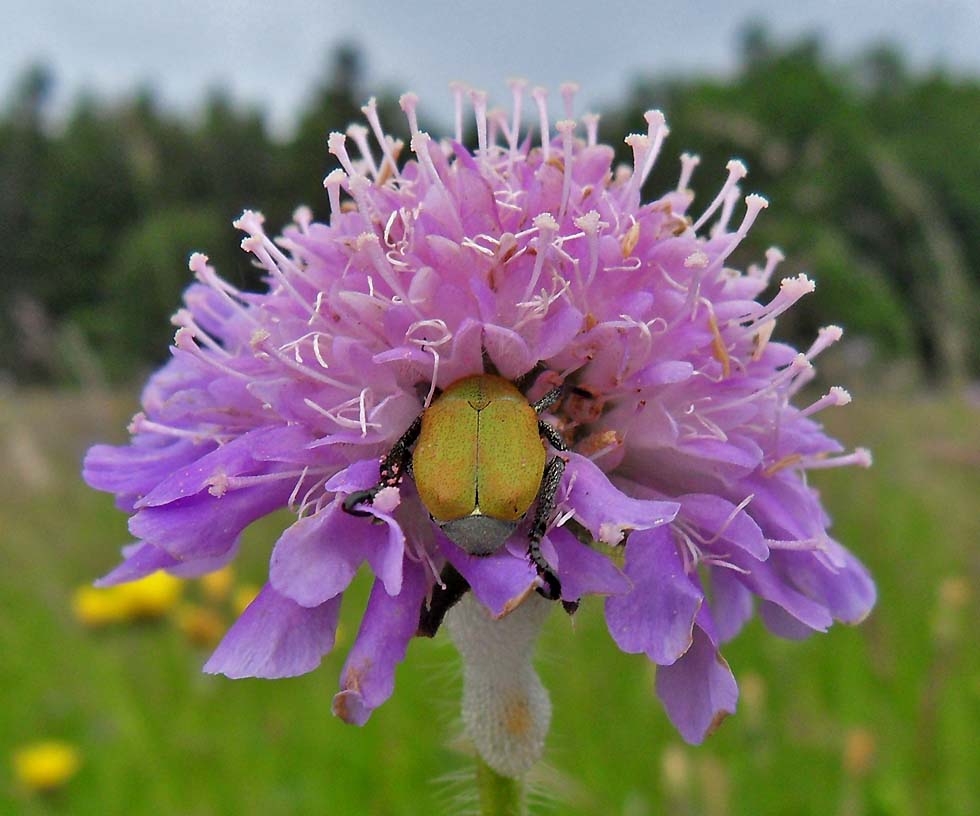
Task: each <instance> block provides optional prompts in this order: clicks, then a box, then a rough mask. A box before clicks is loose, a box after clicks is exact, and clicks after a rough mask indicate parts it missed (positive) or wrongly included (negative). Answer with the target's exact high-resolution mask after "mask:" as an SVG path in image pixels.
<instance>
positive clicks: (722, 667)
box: [656, 627, 738, 745]
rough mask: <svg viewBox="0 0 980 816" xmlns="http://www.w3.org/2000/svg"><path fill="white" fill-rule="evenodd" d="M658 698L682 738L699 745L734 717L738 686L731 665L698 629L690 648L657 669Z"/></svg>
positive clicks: (695, 631)
mask: <svg viewBox="0 0 980 816" xmlns="http://www.w3.org/2000/svg"><path fill="white" fill-rule="evenodd" d="M656 685H657V696H658V697H659V698H660V699H661V701H662V702H663V704H664V708H665V709H666V710H667V716H668V717H670V721H671V722H672V723H673V724H674V726H675V727H676V728H677V730H678V731H680V733H681V736H682V737H683V738H684V739H685V740H686V741H687V742H689V743H691V744H692V745H699V744H700V743H701V742H703V741H704V738H705V737H707V736H708V735H709V734H710V733H711V732H712V731H714V730H715V729H716V728H717V727H718V725H719V724H720V723H721V721H722V720H723V719H724V718H725V717H726V716H728V715H729V714H734V713H735V704H736V703H737V702H738V686H737V685H736V684H735V677H734V676H733V675H732V670H731V669H730V668H729V667H728V663H727V662H725V659H724V658H723V657H722V656H721V655H720V654H719V653H718V650H717V649H716V648H715V647H714V645H713V644H712V643H711V640H710V638H709V637H708V636H707V635H706V634H705V633H704V632H703V631H702V630H701V628H700V627H696V628H695V630H694V640H693V642H692V644H691V648H690V649H688V650H687V652H685V654H684V656H683V657H682V658H681V659H680V660H678V661H677V662H676V663H674V664H673V665H671V666H661V667H660V668H658V669H657V683H656Z"/></svg>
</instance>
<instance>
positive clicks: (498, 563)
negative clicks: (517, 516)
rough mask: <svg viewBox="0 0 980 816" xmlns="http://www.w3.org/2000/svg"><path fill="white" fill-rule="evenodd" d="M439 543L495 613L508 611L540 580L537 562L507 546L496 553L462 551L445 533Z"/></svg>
mask: <svg viewBox="0 0 980 816" xmlns="http://www.w3.org/2000/svg"><path fill="white" fill-rule="evenodd" d="M437 544H438V547H439V549H440V551H441V552H442V554H443V555H444V556H445V557H446V560H447V561H449V563H450V564H452V565H453V566H454V567H455V568H456V569H457V570H458V571H459V574H460V575H462V576H463V577H464V578H465V579H466V580H467V582H469V585H470V587H471V588H472V589H473V594H474V595H475V596H476V597H477V599H478V600H479V601H480V603H482V604H483V605H484V606H485V607H486V608H487V609H489V610H490V613H491V614H492V615H493V616H494V617H498V618H499V617H501V616H503V615H506V614H507V613H508V612H509V611H510V610H511V609H513V608H514V607H515V606H516V605H517V604H519V603H520V602H521V600H522V599H523V598H524V597H525V596H526V595H527V594H528V592H530V591H531V590H532V589H533V588H534V587H535V586H537V584H538V572H537V570H536V569H535V567H534V565H533V564H531V562H530V561H528V559H527V557H526V556H524V555H523V554H521V555H515V554H513V553H512V552H511V551H510V550H509V549H508V548H507V547H502V548H501V549H500V550H498V551H497V552H495V553H494V554H493V555H488V556H476V555H468V554H467V553H465V552H463V551H462V550H461V549H460V548H459V547H457V546H456V545H455V544H453V543H452V542H451V541H449V540H448V539H447V538H445V536H441V535H440V536H439V537H438V539H437Z"/></svg>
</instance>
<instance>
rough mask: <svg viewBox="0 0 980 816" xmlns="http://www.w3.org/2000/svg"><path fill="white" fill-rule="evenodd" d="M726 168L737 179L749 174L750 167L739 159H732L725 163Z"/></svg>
mask: <svg viewBox="0 0 980 816" xmlns="http://www.w3.org/2000/svg"><path fill="white" fill-rule="evenodd" d="M725 169H726V170H727V171H728V172H729V174H730V175H731V176H732V177H733V178H734V179H735V180H738V179H743V178H745V177H746V176H747V175H748V174H749V168H748V167H746V166H745V164H744V162H742V161H741V160H739V159H732V160H731V161H730V162H728V164H726V165H725Z"/></svg>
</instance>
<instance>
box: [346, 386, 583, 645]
mask: <svg viewBox="0 0 980 816" xmlns="http://www.w3.org/2000/svg"><path fill="white" fill-rule="evenodd" d="M561 393H562V389H561V388H556V389H554V390H553V391H550V392H549V393H548V394H546V395H545V396H544V397H542V398H541V399H540V400H538V402H536V403H534V404H533V405H532V404H529V403H528V401H527V399H526V398H525V396H524V395H523V394H522V393H521V392H520V391H519V390H518V389H517V387H516V386H515V385H514V384H513V383H511V382H509V381H508V380H505V379H503V378H502V377H499V376H497V375H495V374H475V375H473V376H470V377H464V378H463V379H461V380H457V381H456V382H454V383H452V384H451V385H450V386H449V387H447V388H446V390H445V391H443V392H442V393H441V394H440V395H439V396H438V397H437V398H436V400H435V401H434V402H433V403H432V404H431V405H430V406H429V407H428V408H426V409H425V410H424V411H423V412H422V414H421V415H419V416H418V417H417V418H416V419H415V421H414V422H413V423H412V424H411V425H410V426H409V428H408V430H407V431H405V433H404V434H403V435H402V437H401V438H400V439H399V440H398V441H397V442H396V443H395V445H394V446H393V447H392V449H391V450H390V451H389V452H388V453H387V454H385V456H384V457H382V459H381V478H380V480H379V481H378V484H377V485H375V486H374V487H372V488H369V489H368V490H359V491H357V492H354V493H351V494H350V495H349V496H348V497H347V498H346V499H345V500H344V504H343V507H344V509H345V510H346V511H347V512H349V513H354V514H355V515H367V514H366V513H364V512H363V511H360V510H357V509H356V506H357V505H358V504H361V503H364V502H367V503H370V502H371V501H372V500H373V499H374V497H375V496H376V495H377V493H378V491H380V490H381V489H383V488H385V487H393V486H395V485H397V484H398V483H399V482H400V481H401V480H402V478H404V476H405V474H406V472H409V471H411V473H412V475H413V476H414V479H415V486H416V488H417V489H418V491H419V496H420V497H421V499H422V503H423V504H424V505H425V507H426V509H427V510H428V511H429V515H430V516H431V517H432V520H433V521H435V523H436V524H438V525H439V527H440V528H442V531H443V532H444V533H445V534H446V537H447V538H449V539H450V541H453V542H454V543H456V544H457V545H458V546H459V547H460V548H461V549H463V550H464V551H465V552H467V553H469V554H470V555H477V556H485V555H492V554H493V553H495V552H497V551H498V550H499V549H500V548H501V547H503V545H504V542H505V541H506V540H507V539H508V538H509V537H510V536H511V534H512V533H513V532H514V530H516V529H517V525H518V524H519V523H520V521H521V519H523V518H524V516H525V515H526V514H527V512H528V510H529V509H530V508H531V505H532V504H533V503H534V500H535V499H537V500H538V506H537V509H536V511H535V514H534V520H533V523H532V525H531V529H530V532H529V534H528V550H527V554H528V558H529V559H530V560H531V562H532V563H533V564H534V565H535V567H536V568H537V570H538V574H539V575H540V576H541V578H542V580H543V581H544V586H542V587H539V588H538V592H539V593H540V594H541V595H543V596H544V597H546V598H549V599H556V598H559V597H560V596H561V583H560V582H559V580H558V576H557V575H555V573H554V571H553V570H552V569H551V567H550V566H549V565H548V562H547V561H546V560H545V558H544V556H543V555H542V554H541V539H542V538H543V537H544V534H545V531H546V530H547V527H548V518H549V517H550V515H551V511H552V510H553V509H554V504H555V494H556V493H557V491H558V485H559V483H560V482H561V476H562V473H563V472H564V470H565V460H564V459H562V458H561V457H560V456H554V457H552V459H551V460H550V461H547V462H546V459H547V452H546V447H545V444H544V442H545V440H547V442H549V443H550V444H551V446H552V447H553V448H555V450H557V451H564V450H566V449H567V448H566V446H565V443H564V441H563V440H562V437H561V434H559V433H558V431H557V430H556V429H555V428H554V427H552V426H551V425H549V424H548V423H547V422H545V421H544V420H542V419H539V418H538V414H539V413H540V412H541V411H544V410H546V409H547V408H549V407H550V406H552V405H553V404H554V403H555V402H556V401H557V400H558V399H559V397H560V396H561ZM412 445H415V450H414V453H413V452H412V451H411V448H412ZM447 566H448V565H447ZM443 579H444V583H446V584H448V585H449V587H448V589H447V592H448V596H449V597H447V598H445V599H443V601H442V602H441V604H440V605H441V606H442V607H443V608H442V610H441V612H442V614H444V612H445V609H448V608H449V606H451V605H452V604H453V603H454V602H455V601H456V600H458V598H459V597H460V596H461V595H462V593H463V592H465V591H466V589H467V588H468V587H467V585H466V582H465V579H463V578H462V576H460V575H459V574H458V573H457V572H456V571H455V570H454V569H452V567H451V566H448V575H447V574H445V573H444V575H443ZM442 614H439V615H438V619H437V620H434V621H432V623H434V625H435V627H438V623H439V620H441V617H442ZM422 628H425V627H424V626H423V627H422Z"/></svg>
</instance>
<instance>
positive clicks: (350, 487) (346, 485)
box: [323, 457, 381, 495]
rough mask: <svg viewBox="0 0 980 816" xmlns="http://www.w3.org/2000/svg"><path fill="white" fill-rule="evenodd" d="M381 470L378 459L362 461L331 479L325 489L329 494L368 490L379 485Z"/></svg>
mask: <svg viewBox="0 0 980 816" xmlns="http://www.w3.org/2000/svg"><path fill="white" fill-rule="evenodd" d="M380 476H381V469H380V467H379V465H378V459H377V458H376V457H375V458H371V459H362V460H360V461H359V462H354V463H353V464H352V465H349V466H348V467H346V468H344V469H343V470H342V471H340V472H339V473H337V474H335V475H333V476H332V477H330V479H329V480H328V481H327V483H326V484H325V485H324V486H323V489H324V490H326V491H327V492H328V493H344V494H345V495H346V494H349V493H354V492H355V491H357V490H367V489H368V488H369V487H374V485H376V484H377V483H378V479H379V478H380Z"/></svg>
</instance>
